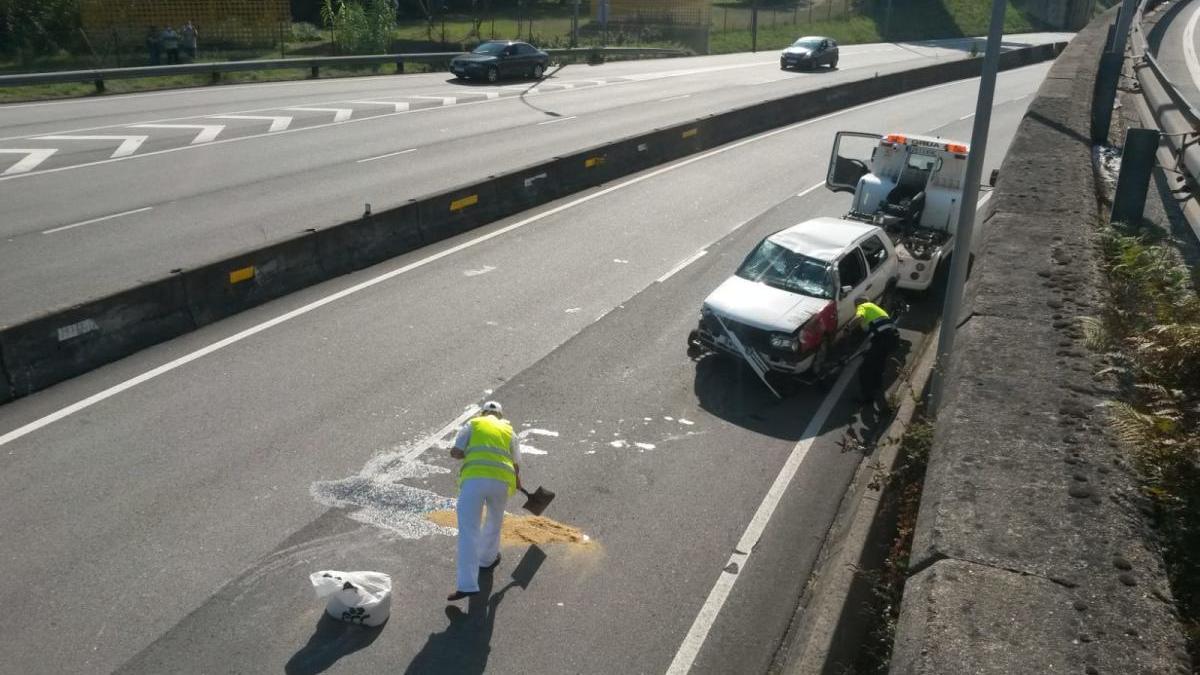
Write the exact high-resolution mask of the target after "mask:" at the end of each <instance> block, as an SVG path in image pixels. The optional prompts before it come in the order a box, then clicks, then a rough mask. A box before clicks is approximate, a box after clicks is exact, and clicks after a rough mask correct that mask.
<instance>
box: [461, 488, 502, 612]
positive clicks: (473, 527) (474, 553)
mask: <svg viewBox="0 0 1200 675" xmlns="http://www.w3.org/2000/svg"><path fill="white" fill-rule="evenodd" d="M506 503H508V483H505V482H504V481H502V480H496V479H494V478H470V479H467V480H466V481H464V482H463V484H462V490H461V491H460V492H459V494H458V590H460V591H466V592H468V593H470V592H473V591H478V590H479V568H480V567H487V566H488V565H491V564H492V563H494V562H496V557H497V556H498V555H500V525H501V524H502V523H503V522H504V506H505V504H506ZM485 504H486V505H487V522H485V523H482V529H481V528H480V525H481V522H480V521H482V520H483V507H484V505H485Z"/></svg>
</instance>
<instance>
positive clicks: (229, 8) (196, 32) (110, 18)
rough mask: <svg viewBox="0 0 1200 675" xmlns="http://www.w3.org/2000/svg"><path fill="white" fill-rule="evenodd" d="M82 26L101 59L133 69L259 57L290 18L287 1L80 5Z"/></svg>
mask: <svg viewBox="0 0 1200 675" xmlns="http://www.w3.org/2000/svg"><path fill="white" fill-rule="evenodd" d="M80 25H81V28H82V33H83V35H84V36H86V40H87V42H88V45H89V47H90V48H91V49H92V50H93V52H94V53H95V54H96V55H97V56H98V57H102V58H103V57H107V58H104V60H109V61H116V62H119V63H121V64H122V65H134V64H139V63H168V62H173V61H176V60H181V61H186V60H196V59H205V60H210V59H227V58H251V57H254V56H260V55H263V53H264V52H267V51H272V50H276V49H279V48H280V47H281V46H282V44H283V42H284V40H286V39H287V38H288V37H289V34H290V30H291V13H290V7H289V2H288V0H253V1H249V0H81V3H80Z"/></svg>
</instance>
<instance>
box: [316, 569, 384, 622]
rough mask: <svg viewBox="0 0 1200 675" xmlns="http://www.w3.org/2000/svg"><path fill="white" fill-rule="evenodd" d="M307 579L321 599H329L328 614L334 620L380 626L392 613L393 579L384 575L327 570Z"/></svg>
mask: <svg viewBox="0 0 1200 675" xmlns="http://www.w3.org/2000/svg"><path fill="white" fill-rule="evenodd" d="M308 578H309V580H310V581H312V585H313V590H315V591H316V592H317V597H318V598H329V602H328V603H327V604H326V605H325V611H326V613H328V614H329V616H332V617H333V618H335V619H338V620H340V621H347V622H349V623H357V624H362V625H364V626H380V625H382V624H383V622H384V621H387V620H388V616H390V615H391V613H392V578H391V577H389V576H388V575H386V574H384V573H382V572H338V571H335V570H326V571H321V572H313V573H312V574H310V575H309V577H308Z"/></svg>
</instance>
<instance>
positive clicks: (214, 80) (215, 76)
mask: <svg viewBox="0 0 1200 675" xmlns="http://www.w3.org/2000/svg"><path fill="white" fill-rule="evenodd" d="M220 81H221V71H219V70H214V71H212V83H213V84H217V83H219V82H220Z"/></svg>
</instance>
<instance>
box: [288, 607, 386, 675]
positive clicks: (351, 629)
mask: <svg viewBox="0 0 1200 675" xmlns="http://www.w3.org/2000/svg"><path fill="white" fill-rule="evenodd" d="M384 626H387V622H386V621H385V622H384V623H383V625H382V626H360V625H356V624H352V623H346V622H345V621H338V620H337V619H335V618H333V617H332V616H329V615H328V614H326V613H325V612H321V619H320V620H319V621H317V627H316V630H314V631H313V634H312V637H310V638H308V644H306V645H304V646H303V647H302V648H300V650H299V651H298V652H296V653H295V654H293V655H292V658H290V659H288V662H287V664H285V665H284V667H283V672H285V673H287V674H288V675H315V674H316V673H323V672H325V671H326V670H328V669H329V668H330V667H331V666H332V665H333V664H335V663H337V662H338V659H340V658H342V657H343V656H347V655H350V654H353V653H354V652H356V651H358V650H360V649H365V648H366V647H368V646H370V645H371V643H372V642H374V641H375V639H376V638H378V637H379V634H380V633H382V632H383V629H384Z"/></svg>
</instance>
